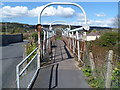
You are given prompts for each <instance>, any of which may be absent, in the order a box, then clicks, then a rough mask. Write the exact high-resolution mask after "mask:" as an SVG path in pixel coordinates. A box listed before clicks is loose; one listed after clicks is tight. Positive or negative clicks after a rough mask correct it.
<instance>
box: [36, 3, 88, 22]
mask: <svg viewBox="0 0 120 90" xmlns="http://www.w3.org/2000/svg"><path fill="white" fill-rule="evenodd" d="M50 5H74V6H77V7H78V8H80V9H81V10H82V12H83V14H84V19H85V24H87V16H86V12H85V10H84V9H83V7H82V6H80V5H79V4H76V3H70V2H52V3H48V4H46V5H45V6H44V7H43V9H42V10H41V12H40V14H39V15H38V24H41V16H42V13H43V11H44V9H45V8H46V7H48V6H50Z"/></svg>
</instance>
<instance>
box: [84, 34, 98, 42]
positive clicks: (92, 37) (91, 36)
mask: <svg viewBox="0 0 120 90" xmlns="http://www.w3.org/2000/svg"><path fill="white" fill-rule="evenodd" d="M99 37H100V33H99V32H90V33H89V34H87V35H86V41H94V40H96V39H97V38H99Z"/></svg>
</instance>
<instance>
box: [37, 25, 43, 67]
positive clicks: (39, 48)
mask: <svg viewBox="0 0 120 90" xmlns="http://www.w3.org/2000/svg"><path fill="white" fill-rule="evenodd" d="M36 30H37V32H38V59H37V60H38V61H37V65H38V66H37V67H38V69H40V59H41V51H40V50H41V47H40V44H41V43H40V33H41V31H42V25H41V24H38V25H37V26H36Z"/></svg>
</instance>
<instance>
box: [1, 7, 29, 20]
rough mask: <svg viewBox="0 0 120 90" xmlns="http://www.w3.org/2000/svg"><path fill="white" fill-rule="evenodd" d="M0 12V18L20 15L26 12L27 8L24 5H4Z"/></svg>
mask: <svg viewBox="0 0 120 90" xmlns="http://www.w3.org/2000/svg"><path fill="white" fill-rule="evenodd" d="M0 13H2V14H1V15H2V16H1V17H2V18H13V17H21V16H26V15H27V14H28V8H27V7H24V6H16V7H10V6H4V7H3V8H0Z"/></svg>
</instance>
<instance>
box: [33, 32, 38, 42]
mask: <svg viewBox="0 0 120 90" xmlns="http://www.w3.org/2000/svg"><path fill="white" fill-rule="evenodd" d="M32 38H34V40H35V41H37V40H38V34H37V32H34V33H32Z"/></svg>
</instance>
